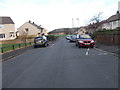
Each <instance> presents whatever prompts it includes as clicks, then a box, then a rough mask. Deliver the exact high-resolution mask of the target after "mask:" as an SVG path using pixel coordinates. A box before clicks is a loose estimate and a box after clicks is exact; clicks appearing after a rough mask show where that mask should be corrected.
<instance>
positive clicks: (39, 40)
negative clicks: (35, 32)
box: [34, 36, 49, 48]
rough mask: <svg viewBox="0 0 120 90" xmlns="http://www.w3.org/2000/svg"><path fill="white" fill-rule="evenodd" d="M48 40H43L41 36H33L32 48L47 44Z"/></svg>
mask: <svg viewBox="0 0 120 90" xmlns="http://www.w3.org/2000/svg"><path fill="white" fill-rule="evenodd" d="M48 45H49V44H48V41H47V40H44V39H43V37H42V36H41V37H35V38H34V48H37V47H39V46H44V47H46V46H48Z"/></svg>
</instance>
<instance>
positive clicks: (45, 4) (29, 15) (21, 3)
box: [0, 0, 119, 31]
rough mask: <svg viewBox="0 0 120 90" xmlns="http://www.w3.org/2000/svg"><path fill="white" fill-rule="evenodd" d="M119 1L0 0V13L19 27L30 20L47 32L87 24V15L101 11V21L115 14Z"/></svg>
mask: <svg viewBox="0 0 120 90" xmlns="http://www.w3.org/2000/svg"><path fill="white" fill-rule="evenodd" d="M118 2H119V0H0V16H10V17H11V18H12V19H13V21H14V22H15V27H16V28H19V27H20V26H21V25H22V24H23V23H25V22H27V21H29V20H31V21H34V22H35V23H36V24H38V25H42V26H43V27H45V28H46V29H47V30H48V31H51V30H53V29H57V28H67V27H72V18H73V19H74V26H75V27H78V20H76V18H79V24H80V26H84V25H88V24H89V20H90V18H92V17H93V16H94V15H96V14H98V13H99V12H103V14H102V16H103V18H102V19H103V20H104V19H107V18H108V17H110V16H111V15H114V14H116V11H117V10H118Z"/></svg>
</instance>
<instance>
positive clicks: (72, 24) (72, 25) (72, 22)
mask: <svg viewBox="0 0 120 90" xmlns="http://www.w3.org/2000/svg"><path fill="white" fill-rule="evenodd" d="M72 28H74V19H73V18H72Z"/></svg>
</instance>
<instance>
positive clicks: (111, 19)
mask: <svg viewBox="0 0 120 90" xmlns="http://www.w3.org/2000/svg"><path fill="white" fill-rule="evenodd" d="M116 20H120V13H117V14H115V15H112V16H111V17H109V18H108V19H107V21H108V22H112V21H116Z"/></svg>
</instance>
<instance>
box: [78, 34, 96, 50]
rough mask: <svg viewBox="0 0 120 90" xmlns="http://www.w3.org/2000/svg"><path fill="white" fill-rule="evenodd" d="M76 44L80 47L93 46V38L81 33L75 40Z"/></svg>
mask: <svg viewBox="0 0 120 90" xmlns="http://www.w3.org/2000/svg"><path fill="white" fill-rule="evenodd" d="M76 46H78V47H79V48H80V47H91V48H93V47H94V40H93V39H92V38H91V37H90V36H89V35H88V34H83V35H79V37H78V38H77V40H76Z"/></svg>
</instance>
